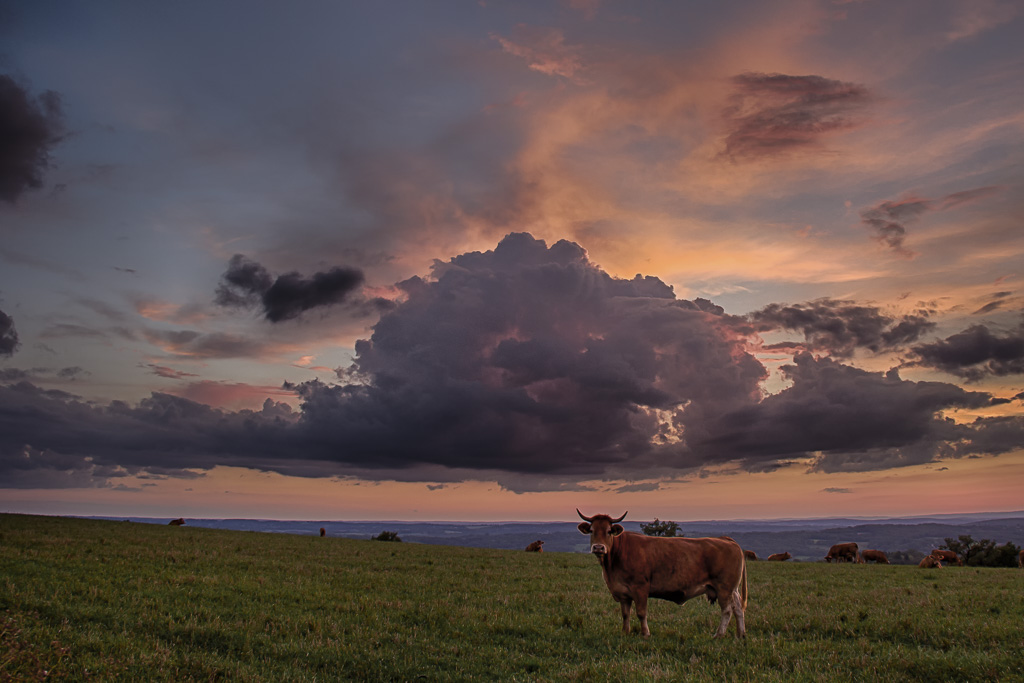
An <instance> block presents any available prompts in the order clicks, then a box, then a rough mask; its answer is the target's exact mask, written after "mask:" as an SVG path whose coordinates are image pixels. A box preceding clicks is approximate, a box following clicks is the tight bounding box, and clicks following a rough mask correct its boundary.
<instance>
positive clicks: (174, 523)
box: [167, 517, 185, 526]
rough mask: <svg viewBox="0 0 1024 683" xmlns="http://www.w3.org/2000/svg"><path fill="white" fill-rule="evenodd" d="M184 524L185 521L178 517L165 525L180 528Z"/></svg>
mask: <svg viewBox="0 0 1024 683" xmlns="http://www.w3.org/2000/svg"><path fill="white" fill-rule="evenodd" d="M184 523H185V520H184V519H182V518H181V517H178V518H177V519H172V520H171V521H169V522H167V524H169V525H170V526H181V525H182V524H184Z"/></svg>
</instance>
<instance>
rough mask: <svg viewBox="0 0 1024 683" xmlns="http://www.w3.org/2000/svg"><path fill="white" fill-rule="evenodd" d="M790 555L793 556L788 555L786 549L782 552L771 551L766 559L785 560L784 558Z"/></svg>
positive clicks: (770, 560)
mask: <svg viewBox="0 0 1024 683" xmlns="http://www.w3.org/2000/svg"><path fill="white" fill-rule="evenodd" d="M791 557H793V556H792V555H790V554H789V551H788V550H787V551H786V552H784V553H772V554H771V555H769V556H768V561H769V562H785V561H786V560H788V559H789V558H791Z"/></svg>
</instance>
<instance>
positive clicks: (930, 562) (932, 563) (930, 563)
mask: <svg viewBox="0 0 1024 683" xmlns="http://www.w3.org/2000/svg"><path fill="white" fill-rule="evenodd" d="M917 566H918V567H920V568H921V569H941V568H942V563H941V562H939V558H937V557H935V556H934V555H926V556H925V558H924V559H923V560H921V562H920V564H918V565H917Z"/></svg>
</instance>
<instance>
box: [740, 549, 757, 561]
mask: <svg viewBox="0 0 1024 683" xmlns="http://www.w3.org/2000/svg"><path fill="white" fill-rule="evenodd" d="M743 557H745V558H747V559H748V560H756V559H757V553H755V552H754V551H753V550H744V551H743Z"/></svg>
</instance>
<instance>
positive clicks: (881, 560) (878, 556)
mask: <svg viewBox="0 0 1024 683" xmlns="http://www.w3.org/2000/svg"><path fill="white" fill-rule="evenodd" d="M860 561H861V564H867V563H868V562H877V563H878V564H889V558H888V557H886V556H885V553H883V552H882V551H881V550H862V551H861V553H860Z"/></svg>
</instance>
